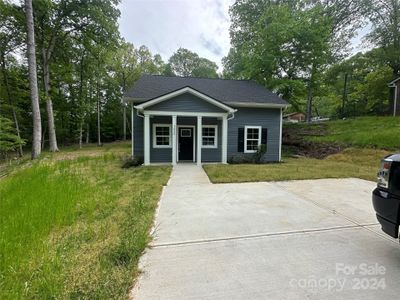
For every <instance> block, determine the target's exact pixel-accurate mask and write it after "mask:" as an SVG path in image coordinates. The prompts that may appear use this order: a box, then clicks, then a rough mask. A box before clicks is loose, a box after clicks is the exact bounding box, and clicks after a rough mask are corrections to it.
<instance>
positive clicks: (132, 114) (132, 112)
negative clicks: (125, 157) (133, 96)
mask: <svg viewBox="0 0 400 300" xmlns="http://www.w3.org/2000/svg"><path fill="white" fill-rule="evenodd" d="M134 117H135V108H134V107H133V103H132V104H131V147H132V149H131V155H132V157H133V155H134V154H135V144H134V141H133V140H134V134H133V132H134V131H133V129H134V122H135V119H134Z"/></svg>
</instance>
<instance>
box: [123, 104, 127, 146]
mask: <svg viewBox="0 0 400 300" xmlns="http://www.w3.org/2000/svg"><path fill="white" fill-rule="evenodd" d="M123 119H124V126H123V129H124V133H123V134H124V135H123V137H122V140H124V141H126V106H125V104H124V118H123Z"/></svg>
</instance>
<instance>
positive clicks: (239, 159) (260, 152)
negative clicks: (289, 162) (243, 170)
mask: <svg viewBox="0 0 400 300" xmlns="http://www.w3.org/2000/svg"><path fill="white" fill-rule="evenodd" d="M266 152H267V145H264V144H261V145H260V146H259V147H258V149H257V152H256V153H254V154H253V155H250V154H247V155H246V154H244V153H243V154H236V155H232V156H231V157H229V158H228V163H230V164H254V163H256V164H260V163H263V162H264V161H263V157H264V155H265V153H266Z"/></svg>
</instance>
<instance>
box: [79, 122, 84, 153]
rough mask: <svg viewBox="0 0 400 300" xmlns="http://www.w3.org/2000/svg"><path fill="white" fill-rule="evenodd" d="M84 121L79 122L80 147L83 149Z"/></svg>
mask: <svg viewBox="0 0 400 300" xmlns="http://www.w3.org/2000/svg"><path fill="white" fill-rule="evenodd" d="M82 138H83V121H81V122H79V149H82Z"/></svg>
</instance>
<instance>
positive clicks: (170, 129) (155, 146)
mask: <svg viewBox="0 0 400 300" xmlns="http://www.w3.org/2000/svg"><path fill="white" fill-rule="evenodd" d="M156 127H168V128H169V136H168V145H157V136H156ZM171 135H172V125H171V124H160V123H154V124H153V148H155V149H159V148H172V143H171Z"/></svg>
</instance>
